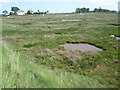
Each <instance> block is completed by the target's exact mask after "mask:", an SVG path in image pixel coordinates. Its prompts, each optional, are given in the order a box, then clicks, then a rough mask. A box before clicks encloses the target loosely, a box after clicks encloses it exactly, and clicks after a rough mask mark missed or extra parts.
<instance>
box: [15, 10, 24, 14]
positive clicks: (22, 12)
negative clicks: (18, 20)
mask: <svg viewBox="0 0 120 90" xmlns="http://www.w3.org/2000/svg"><path fill="white" fill-rule="evenodd" d="M15 15H25V12H24V11H22V10H17V11H16V12H15Z"/></svg>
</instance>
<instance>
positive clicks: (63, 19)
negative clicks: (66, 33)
mask: <svg viewBox="0 0 120 90" xmlns="http://www.w3.org/2000/svg"><path fill="white" fill-rule="evenodd" d="M59 21H80V19H60V20H59Z"/></svg>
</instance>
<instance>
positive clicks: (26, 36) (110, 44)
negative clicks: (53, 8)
mask: <svg viewBox="0 0 120 90" xmlns="http://www.w3.org/2000/svg"><path fill="white" fill-rule="evenodd" d="M60 19H80V21H59V20H60ZM118 27H119V26H118V14H116V13H85V14H83V15H80V14H46V15H45V16H42V15H25V16H14V15H13V16H10V17H2V40H3V44H4V43H6V45H7V47H8V48H9V49H10V50H12V52H14V53H19V54H20V56H21V57H23V58H24V60H23V61H25V62H28V63H27V65H28V64H30V65H32V64H35V65H37V66H43V67H45V68H47V69H48V70H50V71H52V74H56V71H57V70H58V71H59V70H61V71H60V72H59V73H58V72H57V74H56V75H58V74H60V73H62V72H67V73H72V74H74V75H77V76H76V79H72V80H77V83H83V84H85V83H84V82H88V81H87V80H89V78H90V79H91V80H92V79H93V83H94V82H95V83H96V82H98V84H96V85H94V84H92V83H91V85H88V86H87V85H86V86H84V85H83V86H80V85H79V84H78V85H76V84H75V82H73V83H72V85H73V87H82V88H85V87H98V88H99V87H101V86H102V87H107V88H111V87H112V88H117V87H118V40H116V39H115V38H112V37H110V35H116V36H119V34H118ZM81 42H84V43H91V44H93V45H95V46H98V47H101V48H102V49H105V51H85V52H82V51H71V50H66V49H64V47H63V46H62V45H64V44H66V43H81ZM3 56H4V53H3ZM5 57H7V56H5ZM6 60H7V59H6ZM9 62H11V61H10V60H9ZM3 67H4V64H3ZM22 67H24V65H23V66H22ZM25 67H27V66H25ZM33 67H34V66H33ZM8 68H9V67H8ZM27 68H29V65H28V67H27ZM3 69H4V68H3ZM31 69H35V68H31ZM3 71H5V70H3ZM33 71H34V70H33ZM36 72H41V71H40V70H37V71H36ZM29 73H30V72H29ZM26 74H27V73H26ZM26 74H25V75H26ZM43 74H44V71H43ZM21 75H22V74H21ZM30 75H32V74H30ZM81 75H82V76H83V78H84V77H87V78H88V79H87V78H85V81H84V80H83V81H82V82H81V81H79V80H80V79H79V76H81ZM43 76H44V75H43ZM58 76H59V75H58ZM63 76H64V75H63ZM3 77H4V75H3ZM9 77H10V76H9ZM23 77H24V76H23ZM36 77H37V78H38V77H39V75H38V76H36ZM47 77H49V75H48V76H47ZM39 78H40V77H39ZM66 78H67V80H66V81H65V82H66V83H68V82H69V79H70V78H71V77H69V75H68V76H66ZM74 78H75V76H74ZM6 79H7V78H6ZM63 81H64V80H63ZM27 83H28V82H27ZM33 83H35V82H32V83H31V84H32V85H33V86H32V85H29V86H28V87H47V86H45V85H46V84H45V85H43V86H39V83H42V82H39V83H38V82H37V83H38V84H33ZM47 83H49V81H48V82H47ZM3 84H4V85H3V87H15V86H14V85H17V87H25V84H24V85H20V83H19V80H18V82H17V84H12V85H11V86H7V85H5V83H3ZM54 84H55V83H54ZM74 84H75V85H74ZM86 84H88V83H86ZM92 85H93V86H92ZM48 87H50V86H48ZM51 87H54V85H53V86H51ZM56 87H57V86H56ZM58 87H72V86H71V85H67V84H66V85H65V84H64V85H62V86H61V85H60V86H58Z"/></svg>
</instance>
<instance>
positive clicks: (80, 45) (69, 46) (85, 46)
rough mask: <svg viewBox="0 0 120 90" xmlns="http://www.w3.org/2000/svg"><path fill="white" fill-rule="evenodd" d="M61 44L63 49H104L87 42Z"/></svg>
mask: <svg viewBox="0 0 120 90" xmlns="http://www.w3.org/2000/svg"><path fill="white" fill-rule="evenodd" d="M61 46H63V47H64V49H66V50H71V51H105V49H102V48H100V47H98V46H95V45H91V44H88V43H66V44H64V45H61Z"/></svg>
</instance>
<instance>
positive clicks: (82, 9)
mask: <svg viewBox="0 0 120 90" xmlns="http://www.w3.org/2000/svg"><path fill="white" fill-rule="evenodd" d="M83 12H89V8H85V7H83V8H76V11H75V13H83Z"/></svg>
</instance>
